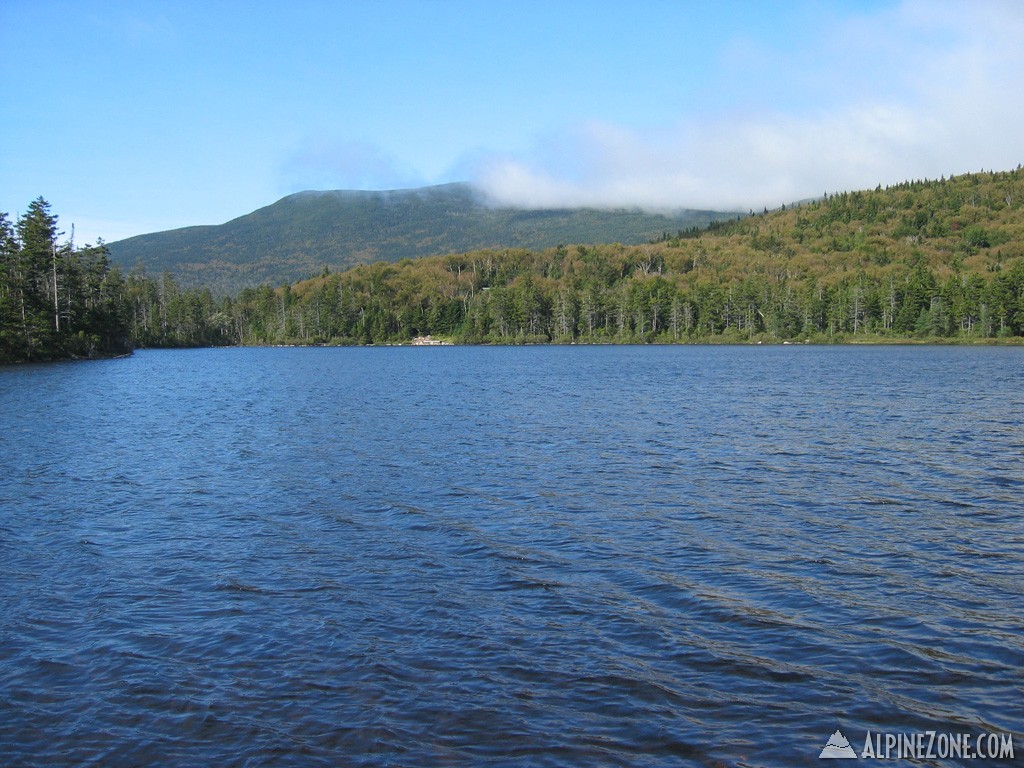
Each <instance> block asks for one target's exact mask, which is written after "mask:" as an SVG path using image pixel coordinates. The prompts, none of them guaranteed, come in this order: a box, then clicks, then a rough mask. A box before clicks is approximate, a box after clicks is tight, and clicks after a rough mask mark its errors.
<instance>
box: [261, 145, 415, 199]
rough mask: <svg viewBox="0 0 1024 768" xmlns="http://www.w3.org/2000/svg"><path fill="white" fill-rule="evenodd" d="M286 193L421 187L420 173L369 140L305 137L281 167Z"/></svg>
mask: <svg viewBox="0 0 1024 768" xmlns="http://www.w3.org/2000/svg"><path fill="white" fill-rule="evenodd" d="M281 179H282V184H283V186H284V187H285V189H286V191H288V192H298V191H302V190H307V189H402V188H409V187H418V186H422V184H423V183H424V181H423V178H422V176H421V175H420V174H419V173H418V172H417V171H415V170H414V169H413V168H411V167H409V166H406V165H404V164H402V163H401V162H400V161H398V160H397V159H396V158H394V157H392V156H391V155H389V154H387V153H386V152H384V151H383V150H382V149H381V148H380V147H379V146H377V145H376V144H374V143H373V142H370V141H353V140H343V139H338V138H334V137H332V136H328V135H320V136H308V137H306V138H305V139H303V140H302V141H301V142H300V144H299V146H298V147H297V148H296V149H295V150H294V151H293V152H292V154H291V155H290V157H288V159H287V160H286V161H285V163H284V165H283V167H282V169H281Z"/></svg>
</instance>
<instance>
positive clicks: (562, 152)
mask: <svg viewBox="0 0 1024 768" xmlns="http://www.w3.org/2000/svg"><path fill="white" fill-rule="evenodd" d="M1022 39H1024V6H1020V5H1018V4H1017V3H1015V2H977V3H961V2H946V3H941V2H940V3H935V2H923V1H921V2H918V1H917V0H908V1H907V2H904V3H902V4H901V5H899V6H897V7H895V8H891V9H889V10H886V11H883V12H880V13H878V14H876V15H874V16H861V17H857V18H853V19H849V20H846V21H843V22H841V23H840V24H838V25H837V26H835V27H833V28H832V29H830V30H828V32H827V34H824V35H823V36H822V38H821V39H820V40H818V41H816V42H815V43H813V44H811V49H810V50H805V51H801V52H800V53H799V54H795V55H794V56H793V57H792V60H791V64H790V69H789V70H788V71H787V70H786V69H785V67H781V68H780V67H778V66H777V67H774V68H773V70H772V75H773V76H778V75H779V74H780V72H781V73H782V75H784V76H788V77H789V78H790V80H791V83H792V85H793V88H796V89H801V88H802V89H804V90H805V93H804V94H803V95H804V96H805V98H803V99H801V98H800V96H801V94H800V93H797V94H796V96H795V97H794V98H792V99H787V100H786V103H785V104H780V106H778V107H776V108H774V109H758V110H757V111H744V110H743V105H742V104H738V105H736V106H735V107H734V108H733V111H732V112H719V113H717V114H707V115H681V116H680V117H679V119H678V120H677V121H676V122H675V123H673V124H672V125H666V126H660V127H656V128H650V127H646V128H637V127H631V126H628V125H624V124H621V123H615V122H610V121H596V120H595V121H588V122H582V123H580V124H577V125H575V126H571V127H569V128H567V129H565V130H563V131H561V132H560V133H556V134H551V135H548V136H545V137H541V138H539V139H538V140H537V142H536V146H535V147H534V149H533V150H532V151H531V152H527V153H521V154H518V155H490V156H487V157H483V158H480V159H478V161H477V162H476V165H475V167H474V172H473V180H474V182H475V183H476V184H477V185H478V186H479V187H480V188H481V189H482V190H483V191H484V192H485V193H486V194H487V195H488V196H489V197H490V198H492V199H493V200H494V201H495V202H498V203H502V204H512V205H519V206H523V207H547V206H577V205H586V206H596V207H619V206H638V207H644V208H653V209H658V208H662V209H664V208H679V207H700V208H705V207H706V208H718V209H728V210H747V209H748V208H753V209H755V210H758V209H760V208H761V207H763V206H767V207H775V206H778V205H781V204H783V203H789V202H793V201H795V200H799V199H803V198H807V197H812V196H816V195H820V194H822V193H823V192H825V191H830V192H834V191H841V190H847V189H860V188H867V187H874V186H875V185H876V184H879V183H881V184H889V183H896V182H899V181H902V180H905V179H913V178H924V177H929V178H938V177H939V176H941V175H949V174H952V173H962V172H965V171H972V170H979V169H981V168H985V169H1008V168H1013V167H1016V166H1017V165H1018V164H1019V163H1021V162H1024V132H1022V131H1021V130H1020V126H1021V125H1022V124H1024V85H1022V82H1021V80H1020V75H1019V73H1020V72H1021V71H1024V46H1021V45H1020V40H1022ZM725 54H726V55H727V56H730V57H732V58H735V51H726V52H725ZM809 61H813V62H816V64H815V69H814V71H813V72H808V71H806V70H807V67H808V62H809ZM778 91H779V88H778V85H777V84H773V91H772V92H773V93H774V92H778ZM814 105H817V106H814Z"/></svg>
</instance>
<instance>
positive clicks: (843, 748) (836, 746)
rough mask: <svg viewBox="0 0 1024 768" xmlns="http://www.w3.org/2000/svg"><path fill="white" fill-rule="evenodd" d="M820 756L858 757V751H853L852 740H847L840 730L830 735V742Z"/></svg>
mask: <svg viewBox="0 0 1024 768" xmlns="http://www.w3.org/2000/svg"><path fill="white" fill-rule="evenodd" d="M818 757H819V758H821V757H828V758H839V759H849V758H851V757H852V758H856V757H857V753H856V752H854V751H853V747H851V746H850V742H848V741H847V740H846V737H845V736H843V734H842V733H841V732H840V731H836V732H835V733H833V734H832V735H831V736H829V737H828V744H826V745H825V748H824V749H823V750H821V754H820V755H818Z"/></svg>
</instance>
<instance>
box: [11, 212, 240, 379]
mask: <svg viewBox="0 0 1024 768" xmlns="http://www.w3.org/2000/svg"><path fill="white" fill-rule="evenodd" d="M64 235H65V233H64V232H61V231H60V230H59V224H58V217H57V216H56V215H55V214H53V213H52V211H51V208H50V204H49V203H48V202H46V200H45V199H43V198H41V197H40V198H37V199H36V200H34V201H32V203H30V204H29V206H28V209H27V211H26V212H25V213H24V214H23V215H21V216H19V217H18V219H17V221H15V222H12V221H11V220H10V217H9V216H8V214H6V213H0V363H5V362H7V363H9V362H28V361H41V360H59V359H67V358H89V357H110V356H115V355H122V354H127V353H129V352H131V351H132V350H133V349H134V348H135V347H137V346H199V345H213V344H224V343H227V341H228V337H227V336H226V335H225V334H223V333H221V332H220V330H219V327H218V325H217V311H218V307H217V305H216V304H215V303H214V301H213V298H212V296H211V295H210V292H209V291H208V290H202V289H193V290H187V291H186V290H181V289H179V288H178V286H177V285H176V284H175V283H174V281H173V280H171V279H170V277H169V276H167V275H165V276H164V279H162V280H152V279H150V278H148V277H147V276H146V275H145V274H143V273H142V272H141V271H133V272H132V273H130V274H129V275H125V274H123V273H122V271H121V270H120V269H119V268H118V267H116V266H113V265H111V262H110V254H109V251H108V250H107V247H106V245H105V244H104V243H103V242H102V241H100V242H99V243H98V244H97V245H88V244H87V245H85V246H82V247H79V246H77V245H76V244H75V243H74V237H73V236H71V237H68V238H67V239H66V240H62V237H63V236H64Z"/></svg>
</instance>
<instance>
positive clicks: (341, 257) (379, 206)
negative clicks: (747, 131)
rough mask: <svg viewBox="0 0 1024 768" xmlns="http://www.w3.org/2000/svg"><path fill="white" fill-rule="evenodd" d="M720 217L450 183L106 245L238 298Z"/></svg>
mask: <svg viewBox="0 0 1024 768" xmlns="http://www.w3.org/2000/svg"><path fill="white" fill-rule="evenodd" d="M735 216H736V214H735V213H723V212H720V211H698V210H680V211H676V212H667V213H650V212H645V211H640V210H635V209H634V210H626V209H619V210H602V209H595V208H579V209H539V210H525V209H520V208H508V207H503V208H502V207H493V206H491V205H488V203H487V201H486V200H485V199H484V197H483V196H482V195H481V194H480V193H478V192H477V191H476V190H475V189H474V188H473V187H472V186H470V185H469V184H465V183H454V184H444V185H440V186H433V187H423V188H419V189H410V190H394V191H382V192H370V191H354V190H335V191H323V192H316V191H308V192H299V193H296V194H293V195H288V196H287V197H284V198H282V199H281V200H278V201H277V202H276V203H273V204H272V205H268V206H266V207H264V208H260V209H258V210H256V211H253V212H252V213H249V214H246V215H245V216H240V217H239V218H237V219H233V220H231V221H229V222H227V223H225V224H220V225H215V226H196V227H185V228H183V229H174V230H169V231H166V232H154V233H151V234H146V235H138V236H136V237H130V238H127V239H125V240H120V241H117V242H114V243H110V244H109V248H110V253H111V258H112V260H113V261H114V263H116V264H119V265H120V266H121V267H122V268H123V269H125V270H131V269H133V268H134V267H136V266H138V265H141V267H142V268H143V269H144V270H145V271H146V272H147V273H148V274H150V275H153V276H159V275H160V274H161V273H163V272H165V271H166V272H170V273H171V274H172V275H173V276H174V277H175V279H176V280H178V281H179V282H180V283H182V284H183V285H202V286H208V287H210V288H211V290H213V292H214V293H218V294H227V293H234V292H236V291H238V290H239V289H240V288H243V287H245V286H252V285H260V284H264V283H270V284H272V285H279V284H282V283H291V282H294V281H296V280H300V279H303V278H306V277H309V276H310V275H312V274H319V273H320V272H322V271H323V269H324V267H328V268H329V269H330V270H332V271H339V270H344V269H348V268H350V267H353V266H356V265H358V264H362V263H372V262H375V261H401V260H402V259H409V258H418V257H421V256H436V255H444V254H451V253H463V252H466V251H471V250H476V249H481V248H531V249H536V248H547V247H551V246H554V245H558V244H560V243H613V242H618V243H623V244H625V245H630V244H638V243H643V242H647V241H648V240H650V239H652V238H657V237H660V236H661V235H663V234H664V233H666V232H668V233H675V232H677V231H678V230H681V229H682V230H686V229H690V228H692V227H705V226H707V225H708V224H709V223H711V222H712V221H716V220H722V219H728V218H732V217H735Z"/></svg>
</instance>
